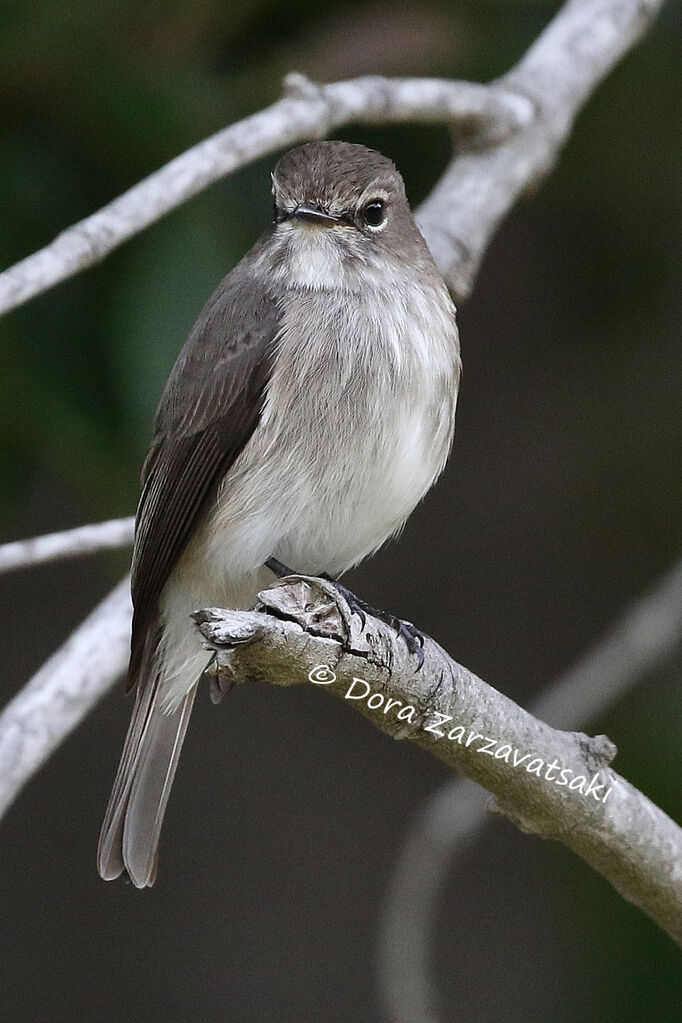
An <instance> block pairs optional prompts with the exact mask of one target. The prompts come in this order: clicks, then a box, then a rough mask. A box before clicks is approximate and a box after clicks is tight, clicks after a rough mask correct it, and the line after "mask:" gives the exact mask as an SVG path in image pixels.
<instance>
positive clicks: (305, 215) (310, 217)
mask: <svg viewBox="0 0 682 1023" xmlns="http://www.w3.org/2000/svg"><path fill="white" fill-rule="evenodd" d="M291 216H292V217H295V218H296V219H298V220H306V221H308V223H310V224H321V225H322V226H323V227H331V226H332V225H333V224H338V223H340V222H341V219H342V218H341V217H337V216H335V215H334V214H333V213H330V212H329V211H328V210H323V209H322V207H321V206H313V205H312V204H308V203H301V205H300V206H297V207H296V209H295V210H294V212H293V213H292V214H291Z"/></svg>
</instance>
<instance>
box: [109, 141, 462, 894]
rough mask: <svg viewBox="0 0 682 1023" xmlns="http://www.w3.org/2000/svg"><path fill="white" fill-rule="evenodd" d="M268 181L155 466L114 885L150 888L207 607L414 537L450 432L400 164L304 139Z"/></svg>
mask: <svg viewBox="0 0 682 1023" xmlns="http://www.w3.org/2000/svg"><path fill="white" fill-rule="evenodd" d="M271 181H272V195H273V201H274V215H273V220H272V224H271V226H270V227H269V228H268V230H266V231H265V233H264V234H263V235H262V236H261V237H260V239H259V240H258V241H257V242H256V243H255V245H254V246H253V248H251V249H250V251H249V252H248V253H247V254H246V255H245V256H244V258H243V259H242V260H241V262H239V263H238V264H237V265H236V266H235V267H234V268H233V269H232V270H231V272H230V273H228V275H227V276H226V277H225V278H224V280H223V281H222V282H221V283H220V284H219V285H218V287H217V289H216V290H215V292H214V293H213V295H212V297H211V298H210V299H209V301H208V302H207V304H206V305H205V307H204V309H203V311H202V312H201V313H200V315H199V317H198V319H197V321H196V323H195V325H194V327H193V329H192V330H191V332H190V334H189V337H188V339H187V341H186V342H185V345H184V347H183V348H182V350H181V352H180V354H179V356H178V358H177V361H176V363H175V365H174V367H173V369H172V371H171V374H170V376H169V378H168V381H167V383H166V386H165V388H164V390H163V393H162V396H161V400H160V403H159V406H158V410H157V413H156V417H155V420H154V427H153V436H152V440H151V444H150V448H149V452H148V454H147V457H146V459H145V462H144V465H143V469H142V474H141V496H140V500H139V505H138V508H137V514H136V520H135V540H134V550H133V563H132V583H131V592H132V602H133V623H132V638H131V650H130V662H129V668H128V676H127V687H128V689H129V690H132V691H133V692H134V706H133V710H132V716H131V721H130V725H129V728H128V732H127V735H126V738H125V743H124V747H123V753H122V756H121V760H120V765H119V768H118V772H117V775H116V778H115V782H114V786H113V790H112V793H111V797H110V800H109V805H108V808H107V811H106V814H105V817H104V823H103V825H102V830H101V835H100V840H99V846H98V870H99V874H100V876H101V877H102V878H104V879H105V880H112V879H114V878H116V877H119V876H121V875H123V876H124V877H126V878H127V879H128V880H129V881H131V882H132V884H133V885H135V887H137V888H145V887H148V886H151V885H152V884H153V883H154V880H155V878H156V873H157V863H158V843H159V836H160V832H161V825H162V822H163V817H164V813H165V810H166V805H167V802H168V796H169V793H170V789H171V785H172V782H173V778H174V776H175V772H176V767H177V763H178V758H179V756H180V751H181V748H182V744H183V740H184V738H185V733H186V730H187V725H188V722H189V719H190V715H191V712H192V706H193V703H194V699H195V696H196V693H197V689H198V686H199V682H200V679H201V677H202V674H203V672H204V670H205V668H206V667H207V664H208V661H209V659H210V654H209V653H208V652H207V651H206V649H205V648H204V646H203V645H202V641H201V636H200V635H199V633H198V630H197V629H196V626H195V625H194V624H193V622H192V621H191V619H190V615H191V613H192V612H193V611H195V610H197V609H198V608H202V607H207V606H221V607H226V608H231V609H245V608H249V607H252V606H253V605H254V603H255V602H256V596H257V594H258V592H259V590H262V589H264V588H265V587H266V586H268V585H269V584H270V583H272V581H273V572H274V573H275V574H282V572H284V571H289V569H288V568H287V566H292V569H291V570H292V571H296V572H299V573H304V574H310V575H320V574H323V573H324V574H325V575H326V576H327V578H331V579H338V577H339V576H340V575H342V574H343V573H344V572H346V571H347V570H348V569H350V568H352V567H353V566H355V565H357V564H358V563H359V562H361V561H362V560H363V559H364V558H366V557H367V556H369V555H371V554H373V553H374V552H376V551H377V550H378V549H379V548H380V547H381V546H382V545H383V544H384V543H385V541H386V540H388V539H389V538H391V537H393V536H395V535H396V534H398V533H399V532H400V530H401V529H402V527H403V525H404V523H405V521H406V520H407V518H408V517H409V515H410V514H411V512H412V511H413V509H414V508H415V507H416V505H417V504H418V503H419V502H420V501H421V499H422V498H423V497H424V496H425V494H426V493H427V492H428V490H429V489H430V488H431V486H432V485H433V483H434V482H435V481H436V479H437V478H438V476H439V475H440V474H441V472H442V470H443V468H444V467H445V464H446V461H447V459H448V456H449V453H450V450H451V447H452V442H453V435H454V424H455V409H456V403H457V393H458V388H459V381H460V375H461V361H460V348H459V337H458V331H457V325H456V318H455V306H454V304H453V300H452V298H451V296H450V294H449V292H448V289H447V287H446V285H445V282H444V280H443V278H442V276H441V274H440V273H439V271H438V269H437V268H436V265H435V263H434V261H433V258H432V256H431V254H430V252H429V250H428V248H427V245H426V243H425V241H424V238H423V237H422V235H421V233H420V231H419V229H418V227H417V225H416V223H415V220H414V218H413V215H412V213H411V210H410V206H409V203H408V199H407V196H406V191H405V185H404V182H403V179H402V177H401V175H400V173H399V171H398V170H397V168H396V166H395V164H394V163H393V162H392V161H391V160H390V159H389V158H388V157H386V156H384V155H382V154H380V153H378V152H377V151H375V150H372V149H369V148H367V147H365V146H362V145H357V144H354V143H349V142H342V141H333V140H332V141H318V142H310V143H307V144H305V145H301V146H298V147H296V148H294V149H292V150H290V151H289V152H288V153H285V154H284V155H283V156H282V157H281V158H280V160H279V161H278V163H277V164H276V166H275V169H274V171H273V173H272V175H271ZM338 585H339V586H340V587H341V584H340V583H339V584H338ZM344 592H345V593H348V592H349V591H344ZM351 597H352V594H351ZM359 606H363V607H366V605H362V602H360V601H359V600H358V607H359ZM390 618H391V620H392V621H395V620H396V619H394V618H393V616H390ZM401 624H402V623H401ZM416 635H418V634H417V630H415V629H414V628H411V629H410V628H406V629H404V630H403V636H404V638H405V640H406V642H408V646H409V648H410V650H412V651H416V647H417V644H416V642H415V636H416Z"/></svg>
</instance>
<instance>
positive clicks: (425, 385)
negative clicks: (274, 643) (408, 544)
mask: <svg viewBox="0 0 682 1023" xmlns="http://www.w3.org/2000/svg"><path fill="white" fill-rule="evenodd" d="M458 380H459V354H458V348H457V334H456V328H455V325H454V310H453V309H452V305H451V303H450V299H449V297H448V296H447V292H446V291H445V288H444V287H443V288H442V291H441V290H440V289H434V294H431V295H429V296H424V293H423V290H422V289H420V288H416V287H415V288H412V289H408V290H407V291H403V292H402V293H397V294H396V293H395V292H393V293H392V294H391V296H390V301H389V300H388V296H384V298H383V300H382V299H381V298H380V297H379V296H378V295H377V293H376V291H374V290H368V293H367V297H366V298H362V299H361V298H359V297H358V296H357V295H343V296H340V295H337V294H335V293H333V292H320V291H317V290H309V291H296V292H294V293H292V294H291V295H290V297H289V298H288V299H287V301H286V304H285V312H284V320H283V326H282V331H281V345H280V350H279V355H278V358H277V362H276V367H275V370H274V373H273V377H272V380H271V382H270V385H269V387H268V395H267V400H266V404H265V407H264V413H263V417H262V421H261V424H260V425H259V427H258V429H257V431H256V434H255V435H254V437H253V438H252V440H251V441H250V443H249V445H248V447H247V449H245V451H244V452H243V454H242V456H241V457H240V459H239V460H238V462H237V463H236V464H235V467H234V470H233V471H232V472H231V473H230V474H229V475H228V477H227V479H226V481H225V486H224V487H223V490H222V493H221V498H220V503H219V507H218V509H217V512H216V514H215V516H214V521H213V526H212V532H213V535H214V538H215V540H216V541H217V542H218V544H220V546H221V547H222V549H223V551H227V550H228V549H229V556H228V558H227V560H226V561H225V569H226V571H229V570H230V567H231V570H232V571H234V570H235V567H236V563H238V564H243V566H244V569H245V570H246V569H247V567H248V568H251V567H254V566H255V565H257V564H262V562H263V560H265V558H266V557H268V556H270V555H271V554H274V555H275V556H276V557H277V558H279V559H280V560H281V561H283V562H284V563H285V564H287V565H290V566H291V567H292V568H294V569H296V570H298V571H303V572H319V571H323V570H326V571H328V572H331V573H333V574H335V573H339V572H341V571H344V570H345V569H347V568H349V567H350V566H351V565H353V564H356V563H357V562H358V561H360V560H362V558H364V557H365V556H366V555H367V554H369V553H371V552H372V551H374V550H376V548H377V547H379V546H380V545H381V544H382V543H383V542H384V541H385V540H386V539H387V538H388V537H389V536H391V535H392V534H393V533H395V532H396V531H397V530H399V529H400V528H401V526H402V525H403V524H404V522H405V520H406V519H407V517H408V516H409V514H410V512H411V511H412V510H413V508H414V506H415V505H416V504H417V503H418V501H419V500H421V498H422V497H423V496H424V494H425V493H426V492H427V490H428V489H429V488H430V486H431V485H432V483H433V482H434V480H435V479H436V477H437V476H438V475H439V473H440V472H441V470H442V469H443V467H444V465H445V461H446V459H447V455H448V452H449V449H450V445H451V442H452V435H453V429H454V412H455V404H456V398H457V386H458ZM218 538H220V539H218ZM212 547H213V551H214V553H217V545H216V542H213V543H212ZM235 559H236V560H235ZM221 560H222V559H221Z"/></svg>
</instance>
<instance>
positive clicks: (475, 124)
mask: <svg viewBox="0 0 682 1023" xmlns="http://www.w3.org/2000/svg"><path fill="white" fill-rule="evenodd" d="M531 110H532V105H531V103H530V102H529V101H528V100H527V99H525V98H524V97H518V96H514V95H510V96H505V95H501V94H498V93H497V92H495V91H494V90H491V89H489V88H487V87H486V86H483V85H475V84H473V83H470V82H446V81H442V80H439V79H429V78H421V79H420V78H414V79H411V78H406V79H399V78H397V79H390V78H379V77H367V78H357V79H353V80H351V81H348V82H336V83H334V84H332V85H316V84H314V83H312V82H309V81H308V80H307V79H306V78H305V77H304V76H303V75H298V74H292V75H289V76H287V78H286V79H285V96H284V98H283V99H281V100H278V101H277V102H276V103H273V104H272V106H270V107H267V108H266V109H265V110H262V111H260V112H259V113H257V114H253V115H252V116H251V117H247V118H245V119H244V120H243V121H238V122H237V123H236V124H233V125H230V127H229V128H225V129H223V130H222V131H220V132H218V133H217V134H216V135H212V136H211V137H210V138H208V139H205V140H204V141H203V142H200V143H199V144H198V145H196V146H194V147H193V148H192V149H189V150H188V151H187V152H186V153H183V154H182V155H181V156H178V157H176V158H175V159H174V160H172V161H171V162H170V163H168V164H166V166H165V167H163V168H162V169H161V170H159V171H156V173H154V174H151V175H150V176H149V177H147V178H145V179H144V181H141V182H140V183H139V184H137V185H135V186H134V187H133V188H131V189H129V191H127V192H125V193H124V194H123V195H122V196H120V197H119V198H118V199H115V200H114V201H113V202H111V203H109V204H108V205H107V206H105V207H103V209H101V210H99V212H97V213H94V214H93V215H92V216H90V217H87V218H86V219H85V220H82V221H80V223H78V224H75V225H74V226H73V227H70V228H69V229H68V230H66V231H64V232H63V233H62V234H60V235H58V237H57V238H55V240H54V241H53V242H52V243H51V244H50V245H47V246H46V247H45V248H44V249H41V250H40V251H39V252H36V253H34V255H32V256H29V257H28V258H26V259H24V260H22V261H21V262H20V263H17V264H16V265H15V266H13V267H12V268H11V269H9V270H6V271H5V272H4V273H2V274H0V313H3V312H7V311H9V310H10V309H13V308H15V307H16V306H19V305H21V304H22V303H24V302H26V301H28V299H30V298H33V296H35V295H38V294H40V293H41V292H43V291H47V290H48V288H51V287H53V285H55V284H58V283H59V282H60V281H63V280H66V279H67V278H68V277H71V276H73V275H74V274H76V273H80V271H81V270H85V269H87V268H88V267H91V266H94V265H95V264H96V263H99V262H100V260H102V259H103V258H104V257H105V256H106V255H108V254H109V253H110V252H112V251H113V250H114V249H115V248H117V247H118V246H119V245H121V244H122V243H123V242H125V241H127V240H128V238H131V237H133V235H135V234H138V233H139V232H140V231H142V230H144V228H145V227H149V225H150V224H153V223H155V222H156V221H157V220H159V219H160V218H161V217H163V216H164V215H165V214H166V213H168V212H169V211H170V210H172V209H175V207H177V206H180V205H181V204H182V203H184V202H186V201H187V200H188V199H191V198H192V196H194V195H196V194H197V193H198V192H201V191H203V189H204V188H207V187H208V185H211V184H213V183H214V182H216V181H218V180H220V179H221V178H223V177H225V176H226V175H228V174H231V173H233V172H234V171H236V170H238V169H239V168H240V167H245V166H247V164H249V163H253V161H254V160H257V159H258V158H259V157H262V156H267V155H268V154H269V153H273V152H276V151H277V150H278V149H285V148H288V147H289V146H292V145H295V144H296V143H298V142H305V141H307V140H309V139H314V138H324V136H326V135H329V134H330V133H331V132H333V131H336V130H337V129H338V128H340V127H342V126H344V125H346V124H349V123H351V122H358V123H365V124H389V123H391V122H395V123H398V122H401V121H446V122H448V123H452V124H453V125H456V126H459V127H460V129H461V130H463V131H472V132H476V133H477V134H478V133H481V135H482V137H485V138H493V137H500V136H505V135H507V134H508V133H509V132H510V131H512V130H514V129H515V128H517V127H518V126H519V125H520V124H521V123H523V122H524V121H525V120H527V119H528V117H529V116H530V114H531Z"/></svg>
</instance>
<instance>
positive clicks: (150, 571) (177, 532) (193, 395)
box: [128, 264, 281, 687]
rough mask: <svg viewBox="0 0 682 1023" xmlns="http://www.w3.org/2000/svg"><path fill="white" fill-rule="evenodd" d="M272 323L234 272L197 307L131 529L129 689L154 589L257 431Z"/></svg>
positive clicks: (258, 295)
mask: <svg viewBox="0 0 682 1023" xmlns="http://www.w3.org/2000/svg"><path fill="white" fill-rule="evenodd" d="M280 316H281V314H280V310H279V307H278V305H277V302H276V300H275V298H274V297H273V296H271V295H268V294H264V293H263V292H262V291H260V290H259V291H256V290H255V289H254V278H253V277H252V276H251V275H249V274H248V273H245V272H244V270H243V264H240V266H238V267H237V268H235V270H234V271H233V272H232V273H231V274H229V275H228V276H227V277H226V278H225V280H224V281H223V282H222V284H221V285H220V286H219V287H218V289H217V291H216V292H215V294H214V295H213V297H212V298H211V299H210V300H209V302H208V304H207V305H206V307H205V308H204V310H203V312H202V313H201V315H200V317H199V319H198V320H197V323H196V324H195V326H194V328H193V330H192V332H191V334H190V336H189V338H188V340H187V342H186V344H185V347H184V348H183V350H182V352H181V353H180V355H179V357H178V360H177V362H176V364H175V366H174V368H173V371H172V373H171V376H170V378H169V381H168V384H167V385H166V389H165V391H164V394H163V397H162V399H161V403H160V405H159V410H158V412H157V415H156V421H155V433H154V438H153V441H152V445H151V448H150V451H149V454H148V456H147V460H146V462H145V465H144V468H143V472H142V484H143V487H142V496H141V498H140V503H139V506H138V510H137V517H136V523H135V549H134V553H133V576H132V598H133V608H134V613H133V633H132V641H131V656H130V666H129V671H128V685H129V687H130V686H132V685H133V684H134V682H135V679H136V677H137V674H138V671H139V668H140V664H141V662H142V659H143V654H144V650H145V646H146V642H147V632H148V631H149V629H150V627H151V626H152V625H154V624H155V622H156V610H157V605H158V600H159V597H160V595H161V591H162V590H163V587H164V586H165V584H166V582H167V580H168V577H169V576H170V574H171V572H172V571H173V568H174V566H175V564H176V562H177V560H178V558H179V557H180V555H181V553H182V551H183V549H184V548H185V546H186V544H187V542H188V541H189V539H190V537H191V535H192V533H193V532H194V530H195V528H196V527H197V525H198V523H199V521H200V519H201V517H202V515H203V514H204V512H205V511H206V509H207V507H208V505H209V504H210V502H211V500H213V499H214V498H215V495H216V493H217V489H218V485H219V483H220V480H221V479H222V477H223V476H224V475H225V473H226V472H227V470H228V469H229V468H230V466H231V465H232V463H233V462H234V461H235V459H236V458H237V456H238V455H239V453H240V452H241V451H242V450H243V448H244V446H245V444H246V443H247V441H248V440H249V438H250V436H251V434H252V433H253V431H254V430H255V428H256V426H257V424H258V420H259V418H260V413H261V408H262V404H263V400H264V394H265V388H266V385H267V382H268V379H269V376H270V373H271V369H272V362H273V358H274V351H275V345H276V340H277V332H278V329H279V322H280Z"/></svg>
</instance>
